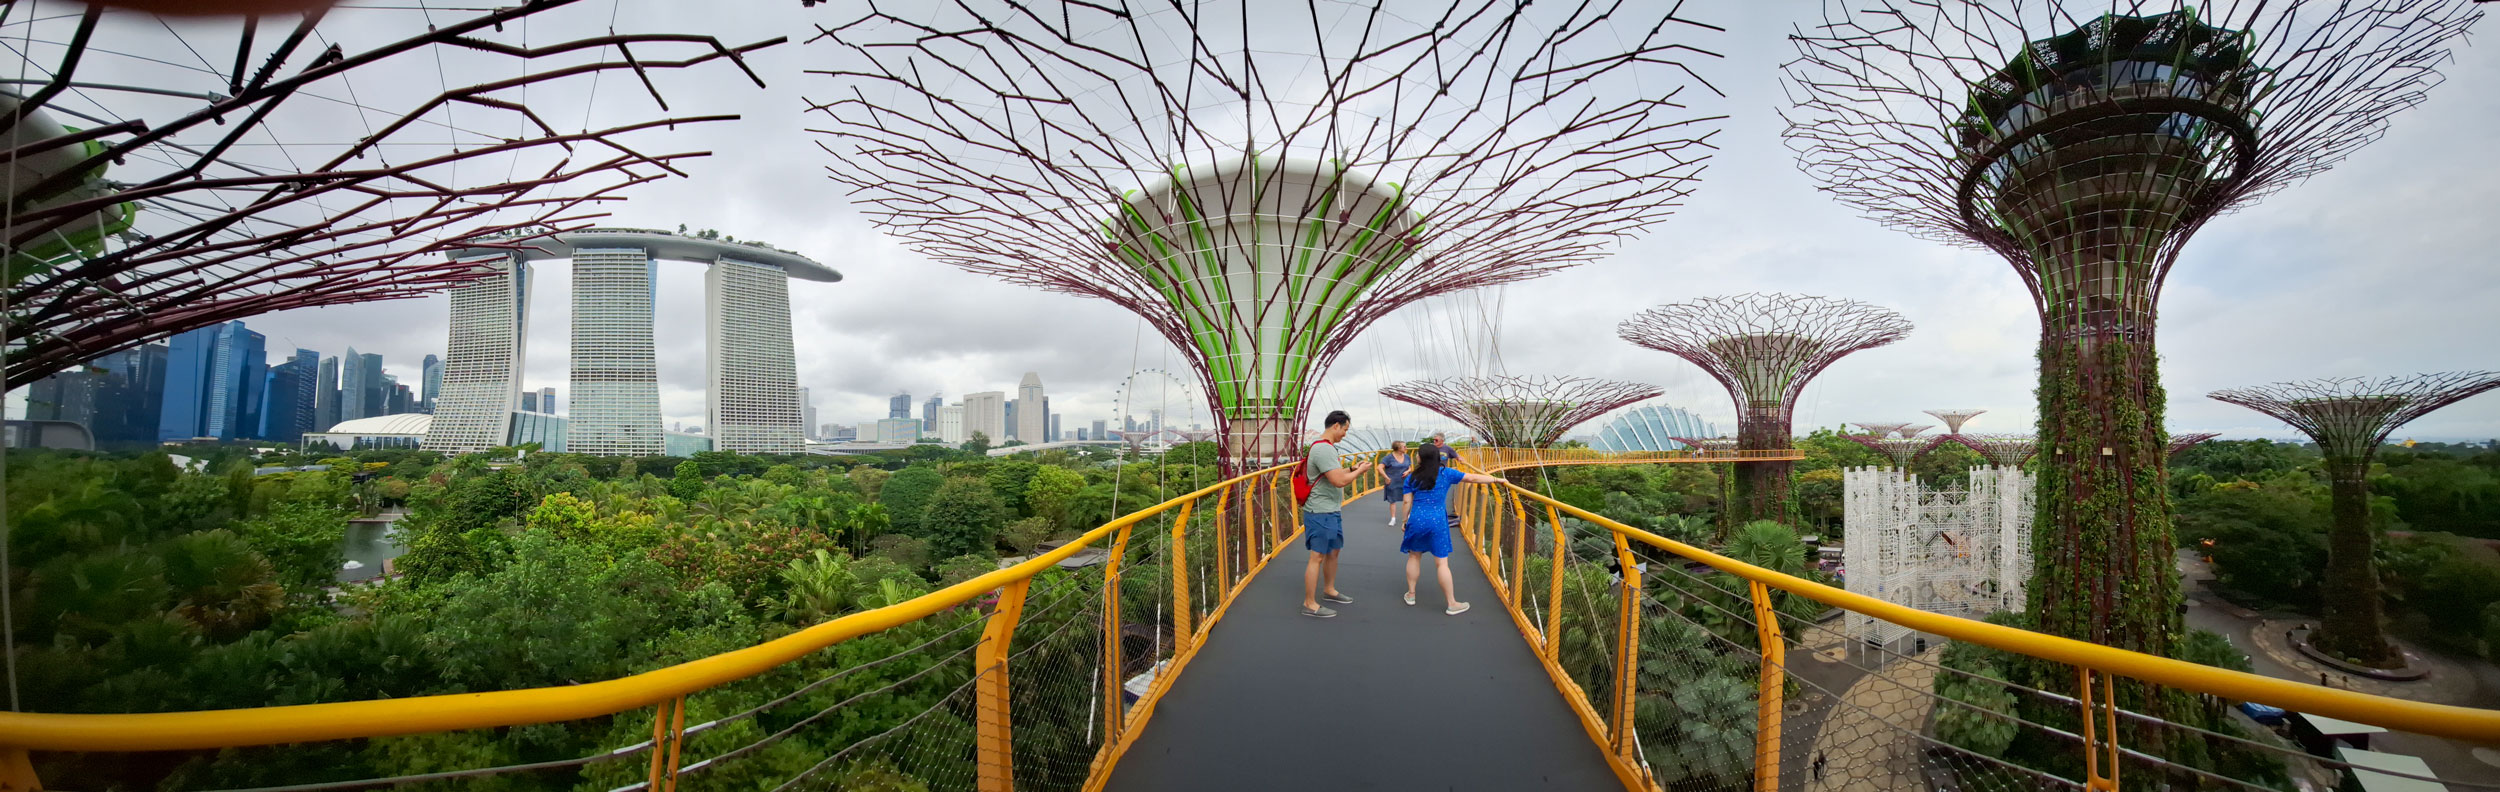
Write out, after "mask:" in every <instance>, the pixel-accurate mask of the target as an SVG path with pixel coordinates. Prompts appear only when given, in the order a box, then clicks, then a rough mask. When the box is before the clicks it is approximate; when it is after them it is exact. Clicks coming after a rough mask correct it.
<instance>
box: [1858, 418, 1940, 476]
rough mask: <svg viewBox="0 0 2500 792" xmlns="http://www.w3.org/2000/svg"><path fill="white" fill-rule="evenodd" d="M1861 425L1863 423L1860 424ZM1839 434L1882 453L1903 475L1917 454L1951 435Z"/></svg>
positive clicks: (1930, 448)
mask: <svg viewBox="0 0 2500 792" xmlns="http://www.w3.org/2000/svg"><path fill="white" fill-rule="evenodd" d="M1861 425H1863V424H1861ZM1841 436H1842V437H1846V438H1849V440H1850V441H1851V442H1854V443H1857V444H1858V445H1862V446H1866V449H1867V450H1869V451H1873V452H1875V453H1878V454H1882V455H1884V456H1885V457H1888V458H1890V459H1891V460H1892V462H1893V465H1894V466H1895V467H1898V468H1900V470H1901V474H1902V475H1904V476H1907V475H1909V473H1910V463H1912V462H1916V461H1918V457H1919V455H1921V454H1925V453H1927V452H1928V451H1931V450H1934V449H1935V447H1936V446H1937V444H1939V443H1943V442H1944V441H1945V440H1946V439H1947V438H1949V437H1951V435H1937V436H1935V437H1929V438H1925V439H1920V438H1917V437H1910V436H1903V437H1884V436H1882V435H1841Z"/></svg>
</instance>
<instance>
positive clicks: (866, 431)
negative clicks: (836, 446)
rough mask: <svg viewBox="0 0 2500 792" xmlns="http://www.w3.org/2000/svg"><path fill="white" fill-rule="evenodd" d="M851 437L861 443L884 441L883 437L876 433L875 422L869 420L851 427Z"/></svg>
mask: <svg viewBox="0 0 2500 792" xmlns="http://www.w3.org/2000/svg"><path fill="white" fill-rule="evenodd" d="M851 439H852V440H855V441H858V442H862V443H876V442H882V441H884V439H885V438H884V437H883V436H881V435H879V434H877V422H876V421H869V422H867V423H863V424H860V425H859V426H858V427H857V428H855V429H853V430H852V432H851Z"/></svg>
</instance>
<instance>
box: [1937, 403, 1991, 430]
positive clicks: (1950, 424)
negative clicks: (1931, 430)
mask: <svg viewBox="0 0 2500 792" xmlns="http://www.w3.org/2000/svg"><path fill="white" fill-rule="evenodd" d="M1984 412H1987V410H1970V409H1963V410H1928V411H1927V414H1928V415H1933V416H1936V420H1939V421H1943V422H1944V433H1945V434H1949V435H1953V434H1961V433H1962V424H1966V423H1969V422H1970V419H1972V418H1976V417H1979V414H1980V413H1984Z"/></svg>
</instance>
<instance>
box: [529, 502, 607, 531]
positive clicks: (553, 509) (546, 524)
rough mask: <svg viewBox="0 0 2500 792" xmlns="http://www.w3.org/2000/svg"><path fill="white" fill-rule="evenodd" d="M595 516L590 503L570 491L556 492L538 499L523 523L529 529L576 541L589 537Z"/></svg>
mask: <svg viewBox="0 0 2500 792" xmlns="http://www.w3.org/2000/svg"><path fill="white" fill-rule="evenodd" d="M595 518H596V514H595V513H594V512H593V511H592V510H591V508H590V504H588V503H584V502H582V499H580V498H576V497H573V496H572V495H571V494H570V493H563V492H558V493H555V494H553V495H549V496H547V497H545V498H543V499H540V500H539V502H538V508H536V509H533V510H531V511H530V515H529V519H528V520H527V521H526V522H525V524H526V525H527V526H528V528H529V530H531V531H534V532H544V533H547V534H550V535H553V536H555V537H556V538H559V539H564V540H566V541H575V542H578V541H582V540H586V539H589V538H590V537H591V533H592V529H591V524H592V522H593V520H594V519H595Z"/></svg>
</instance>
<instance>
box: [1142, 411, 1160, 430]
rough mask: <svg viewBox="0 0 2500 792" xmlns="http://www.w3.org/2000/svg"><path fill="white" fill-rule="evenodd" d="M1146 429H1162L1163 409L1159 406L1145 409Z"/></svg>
mask: <svg viewBox="0 0 2500 792" xmlns="http://www.w3.org/2000/svg"><path fill="white" fill-rule="evenodd" d="M1146 431H1149V432H1160V431H1163V410H1162V409H1161V408H1157V409H1152V410H1147V411H1146Z"/></svg>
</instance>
